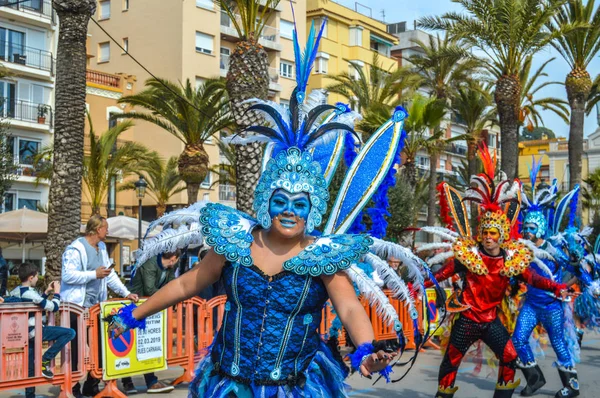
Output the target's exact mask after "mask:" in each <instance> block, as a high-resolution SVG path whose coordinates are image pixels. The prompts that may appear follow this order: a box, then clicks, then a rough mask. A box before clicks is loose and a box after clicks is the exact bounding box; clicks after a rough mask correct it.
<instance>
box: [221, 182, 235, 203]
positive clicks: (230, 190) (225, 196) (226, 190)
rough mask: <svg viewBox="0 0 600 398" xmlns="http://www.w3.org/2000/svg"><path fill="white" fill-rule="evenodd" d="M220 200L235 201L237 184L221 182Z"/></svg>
mask: <svg viewBox="0 0 600 398" xmlns="http://www.w3.org/2000/svg"><path fill="white" fill-rule="evenodd" d="M219 200H227V201H230V202H235V186H233V185H228V184H219Z"/></svg>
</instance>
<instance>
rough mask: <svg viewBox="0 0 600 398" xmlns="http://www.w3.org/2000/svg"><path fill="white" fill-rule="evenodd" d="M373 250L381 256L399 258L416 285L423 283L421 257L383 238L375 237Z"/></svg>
mask: <svg viewBox="0 0 600 398" xmlns="http://www.w3.org/2000/svg"><path fill="white" fill-rule="evenodd" d="M371 251H372V252H373V253H375V254H377V255H378V256H379V257H381V258H386V259H387V258H390V257H394V258H397V259H398V260H400V261H401V262H402V264H403V265H404V266H406V269H407V271H408V273H407V276H408V278H409V279H410V280H411V281H413V283H414V284H416V285H419V286H420V285H421V284H422V283H423V280H424V279H423V275H422V273H421V259H420V258H419V257H417V256H415V254H414V253H413V252H412V251H410V250H409V249H407V248H406V247H404V246H401V245H399V244H396V243H392V242H387V241H384V240H381V239H377V238H373V244H372V245H371Z"/></svg>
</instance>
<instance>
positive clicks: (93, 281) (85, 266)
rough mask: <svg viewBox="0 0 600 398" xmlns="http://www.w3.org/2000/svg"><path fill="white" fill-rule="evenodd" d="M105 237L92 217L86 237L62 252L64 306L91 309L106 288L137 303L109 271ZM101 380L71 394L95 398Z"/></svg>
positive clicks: (104, 226) (104, 225)
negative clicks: (70, 305)
mask: <svg viewBox="0 0 600 398" xmlns="http://www.w3.org/2000/svg"><path fill="white" fill-rule="evenodd" d="M107 234H108V222H107V221H106V218H104V217H102V216H100V215H94V216H92V217H91V218H90V219H89V221H88V223H87V225H86V229H85V236H84V237H82V238H78V239H76V240H75V241H73V243H71V244H70V245H69V246H67V248H66V249H65V252H64V253H63V258H62V276H61V280H62V288H61V292H62V294H61V298H62V301H64V302H70V303H74V304H78V305H80V306H83V307H85V308H90V307H92V306H94V305H95V304H98V303H100V302H101V301H105V300H106V299H107V297H108V288H110V289H111V290H112V291H114V292H115V293H117V295H119V296H120V297H124V298H126V299H129V300H132V301H138V296H137V295H136V294H132V293H130V292H129V290H127V287H125V285H123V283H122V282H121V280H120V279H119V276H118V275H117V274H116V272H114V271H113V269H112V268H111V264H110V261H109V258H108V252H107V251H106V245H105V244H104V240H105V239H106V235H107ZM76 322H77V318H76V317H73V318H72V319H71V323H72V325H71V327H74V328H75V330H76V327H77V324H76ZM76 341H77V340H74V341H73V343H75V344H73V343H72V344H71V353H72V364H73V369H77V365H78V360H77V356H78V351H79V347H77V343H76ZM99 382H100V380H98V379H95V378H93V377H91V375H88V378H87V380H86V382H85V383H84V385H83V390H81V387H80V385H79V383H77V384H76V385H75V386H74V387H73V394H74V395H75V396H76V397H78V396H81V394H82V393H83V395H85V396H96V395H97V394H98V393H99V392H100V391H99V389H98V383H99Z"/></svg>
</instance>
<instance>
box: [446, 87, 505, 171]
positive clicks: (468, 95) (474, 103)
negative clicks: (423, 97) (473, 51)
mask: <svg viewBox="0 0 600 398" xmlns="http://www.w3.org/2000/svg"><path fill="white" fill-rule="evenodd" d="M491 105H492V94H491V93H490V92H489V89H488V87H487V86H486V85H484V84H481V83H479V82H473V83H472V84H470V85H468V86H464V87H460V88H458V89H457V90H456V91H455V92H454V93H453V96H452V112H453V113H454V116H455V120H457V122H458V123H460V124H461V125H462V126H463V127H464V129H465V134H464V139H465V141H466V142H467V167H466V170H467V179H466V180H465V181H466V182H467V183H468V181H469V178H470V177H469V176H471V175H475V174H477V170H478V166H477V157H476V156H475V155H476V153H477V145H478V144H479V142H480V141H481V140H482V133H483V131H484V130H485V129H487V128H489V127H490V126H491V124H492V123H493V122H495V121H496V118H495V115H494V114H495V110H494V109H492V108H491Z"/></svg>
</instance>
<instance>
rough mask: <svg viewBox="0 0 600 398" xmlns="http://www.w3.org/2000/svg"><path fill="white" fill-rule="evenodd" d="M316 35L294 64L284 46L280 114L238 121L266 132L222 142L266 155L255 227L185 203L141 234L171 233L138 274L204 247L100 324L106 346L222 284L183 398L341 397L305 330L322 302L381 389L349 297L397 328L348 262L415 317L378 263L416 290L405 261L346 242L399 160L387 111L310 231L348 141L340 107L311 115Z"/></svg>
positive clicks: (398, 131) (148, 250)
mask: <svg viewBox="0 0 600 398" xmlns="http://www.w3.org/2000/svg"><path fill="white" fill-rule="evenodd" d="M322 29H323V26H321V30H320V31H319V33H318V34H317V32H316V31H315V28H314V26H312V27H311V31H310V34H309V39H308V44H307V49H306V50H305V52H304V53H303V54H300V51H299V49H298V45H297V39H296V37H295V38H294V43H295V47H296V65H297V70H296V74H297V81H298V87H297V88H296V89H295V91H294V93H293V95H292V98H291V99H290V108H289V110H288V109H285V108H282V107H279V106H278V105H276V104H273V103H269V102H266V101H255V102H256V104H254V105H253V106H251V107H250V110H253V111H261V112H263V113H264V114H265V118H266V119H267V122H269V126H268V127H267V126H252V127H249V128H247V129H246V131H247V132H250V133H253V135H249V136H246V137H244V138H238V137H236V138H234V139H233V140H231V142H233V143H236V144H243V143H246V142H251V141H261V142H267V143H268V145H267V147H266V149H265V162H264V163H263V164H264V167H263V173H262V175H261V177H260V180H259V183H258V186H257V187H256V191H255V198H254V211H255V212H256V219H255V218H253V217H251V216H249V215H247V214H244V213H242V212H239V211H237V210H234V209H232V208H229V207H226V206H223V205H220V204H213V203H197V204H195V205H193V206H191V207H189V208H187V209H183V210H179V211H175V212H173V213H171V214H169V215H166V216H164V217H162V218H161V219H160V220H158V221H156V222H155V223H153V224H152V225H151V227H150V228H151V229H152V228H154V227H155V226H156V225H158V224H162V225H165V226H169V225H171V226H173V225H179V227H177V228H166V229H165V230H163V232H161V233H160V234H159V235H158V236H157V237H156V238H153V239H152V240H149V241H148V242H145V244H144V251H143V252H142V254H141V257H140V258H138V262H139V263H143V259H145V258H147V257H150V256H152V255H155V254H156V253H160V252H162V251H169V250H172V249H174V248H175V247H185V246H187V245H189V244H194V243H195V244H197V243H200V242H202V241H204V242H205V243H206V244H207V245H208V246H210V247H211V248H212V249H211V250H210V251H209V252H208V254H207V255H206V256H205V258H204V259H203V260H202V262H201V263H200V265H199V266H197V267H196V268H194V269H193V270H191V271H189V272H188V273H186V274H184V275H183V276H182V277H180V278H178V279H176V280H174V281H172V282H171V283H169V284H168V285H167V286H165V287H164V288H163V289H161V290H160V291H158V292H157V293H156V294H154V295H153V296H152V297H150V298H149V299H148V300H147V301H146V302H145V303H143V304H142V305H140V306H139V307H137V308H136V307H135V306H134V305H130V306H127V307H125V308H123V309H122V310H121V311H120V312H119V314H118V315H116V316H114V317H112V319H110V321H111V326H110V330H111V331H112V332H113V333H114V334H115V335H119V334H120V333H122V332H123V331H124V330H127V329H129V328H134V327H143V326H144V321H143V320H144V319H145V318H146V317H148V316H150V315H152V314H154V313H156V312H158V311H160V310H162V309H164V308H167V307H169V306H172V305H174V304H175V303H178V302H180V301H183V300H185V299H187V298H189V297H192V296H194V295H196V294H197V293H198V292H199V291H201V290H203V289H204V288H205V287H206V286H208V285H210V284H212V283H214V282H216V281H217V280H219V279H221V280H222V281H223V282H224V284H225V286H226V291H227V302H226V304H225V315H224V319H223V324H222V325H221V328H220V330H219V333H218V335H217V336H216V337H215V340H214V343H213V345H212V347H211V349H210V355H207V356H206V357H205V358H204V359H203V360H202V361H201V363H200V364H199V366H198V370H197V375H196V378H195V380H194V381H193V383H192V384H191V385H190V397H198V398H200V397H202V398H204V397H217V398H218V397H230V396H234V397H235V396H237V397H252V396H255V397H344V396H346V386H345V384H344V379H345V377H346V376H347V371H346V370H345V367H344V366H342V365H341V364H340V362H339V361H337V360H336V359H335V358H334V356H333V354H332V352H331V351H330V350H329V348H328V347H327V346H326V345H325V344H324V342H323V341H322V340H321V338H320V336H319V334H318V331H317V329H318V328H319V325H320V323H321V313H322V309H323V307H324V304H325V303H326V301H327V300H328V299H330V300H331V302H332V304H333V306H334V307H335V310H336V313H337V315H338V316H339V318H340V320H341V322H342V323H343V325H344V326H345V328H346V330H347V331H348V333H349V336H350V338H351V339H352V341H353V343H354V344H355V346H356V347H357V350H356V351H355V353H354V354H352V355H351V364H352V368H353V369H354V370H355V371H359V372H360V373H361V374H362V375H363V376H366V377H370V375H371V373H372V372H375V371H380V372H381V373H382V374H383V375H384V376H386V378H387V376H388V375H389V372H390V371H391V368H390V367H389V366H388V365H389V363H390V361H391V359H392V355H391V353H386V352H384V351H382V350H380V349H379V348H378V347H380V345H379V344H378V343H377V342H374V341H373V340H374V334H373V330H372V328H371V322H370V320H369V318H368V317H367V315H366V313H365V311H364V309H363V306H362V305H361V303H360V302H359V300H358V299H357V296H356V292H355V287H356V288H358V289H359V291H360V293H361V294H362V295H363V296H364V297H366V298H367V299H369V300H370V301H371V303H372V304H373V305H374V306H376V308H377V310H378V312H379V314H380V315H381V316H382V317H383V318H384V319H386V320H387V321H388V322H389V323H391V324H393V325H394V327H395V328H396V331H397V333H398V336H399V338H400V339H401V343H402V339H403V336H402V330H401V324H400V322H399V320H398V316H397V314H396V313H395V311H394V309H393V307H392V306H391V305H390V303H389V301H388V300H387V298H386V296H385V295H384V294H383V293H382V292H381V290H380V289H379V288H378V287H377V285H376V284H375V283H374V282H373V281H372V280H371V279H370V278H369V275H368V273H366V272H365V271H364V270H363V269H361V268H360V267H359V266H357V264H358V263H368V264H369V265H370V266H371V267H373V269H374V270H376V271H377V273H378V275H379V276H380V277H381V278H382V279H383V280H384V282H385V283H386V284H387V285H388V286H390V287H392V291H393V292H394V295H395V296H396V297H399V298H400V299H402V300H405V301H406V303H407V305H408V306H409V307H410V309H411V314H412V315H413V317H414V319H415V320H416V319H417V313H416V310H415V309H414V305H413V304H414V303H413V302H412V299H411V297H410V294H409V292H408V289H407V287H406V285H405V284H404V283H403V281H402V280H401V279H400V278H399V277H398V275H397V274H396V273H395V272H393V270H391V268H389V266H388V265H387V264H386V263H385V261H382V260H381V259H380V258H379V257H378V256H377V254H379V255H384V254H385V253H390V252H392V253H395V254H396V256H400V257H401V259H402V260H403V262H404V263H405V264H407V265H408V266H409V267H412V273H411V275H412V276H413V282H414V284H415V285H417V286H420V285H422V284H423V277H422V273H421V271H422V270H421V269H419V267H420V266H421V265H419V261H418V258H416V257H415V256H414V255H412V253H410V252H409V251H408V250H406V249H404V248H402V247H399V246H397V245H393V244H389V243H386V242H383V241H380V240H378V239H374V238H372V237H370V236H368V235H350V234H345V232H346V231H347V230H348V228H349V226H350V225H351V224H352V222H353V220H354V219H355V218H356V216H357V215H358V214H359V213H360V212H361V210H362V209H363V207H364V206H365V204H366V203H367V201H368V200H369V199H370V197H371V196H372V195H373V194H374V193H375V192H376V191H377V189H378V187H379V186H380V184H381V183H382V182H383V181H384V179H385V178H386V176H387V175H388V173H389V172H390V170H391V169H392V166H393V163H394V160H395V159H396V158H397V157H398V154H399V152H400V150H401V143H402V142H403V137H404V136H403V134H402V124H403V120H404V118H405V117H406V116H407V115H406V113H405V111H404V110H403V109H397V110H396V112H395V113H394V116H393V118H392V119H391V120H389V121H388V122H387V123H385V124H384V125H383V126H382V127H381V128H380V129H379V130H378V131H377V132H375V133H374V134H373V136H372V137H371V138H370V139H369V141H368V142H367V143H365V145H364V146H363V147H362V148H361V150H360V151H359V152H358V153H354V155H355V156H356V159H354V161H353V162H352V164H351V165H350V167H349V170H348V173H347V175H346V178H345V180H344V182H343V184H342V187H341V189H340V195H339V196H338V197H337V199H336V201H335V203H334V205H333V207H332V210H331V215H330V218H329V219H328V221H327V223H326V224H325V226H324V227H323V229H322V231H321V232H322V233H323V234H322V235H318V234H317V233H316V231H315V228H317V227H319V226H320V225H321V224H322V221H323V216H324V214H325V211H326V209H327V202H328V199H329V194H328V191H327V186H328V184H329V182H330V181H331V177H332V175H333V172H335V168H336V166H337V162H338V161H339V159H340V155H341V151H342V150H343V148H344V142H345V141H346V140H347V138H348V137H347V136H346V134H354V133H353V131H352V128H351V126H350V122H351V121H352V119H353V118H354V117H355V116H356V115H355V114H353V112H351V111H350V110H349V109H348V107H347V106H343V105H338V106H331V105H321V104H322V103H321V102H320V101H321V99H322V98H321V97H320V96H319V93H315V94H314V95H313V94H312V93H311V95H310V96H308V97H307V96H306V95H305V92H306V81H307V79H308V76H309V74H310V69H311V65H312V61H313V60H314V57H315V54H316V50H317V47H318V41H319V38H320V36H321V33H322ZM294 33H295V32H294ZM326 113H328V114H326ZM340 132H342V133H343V134H342V135H340V134H339V133H340ZM350 137H352V136H350ZM351 141H352V142H353V143H354V139H353V138H352V139H351ZM313 231H314V232H313Z"/></svg>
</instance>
